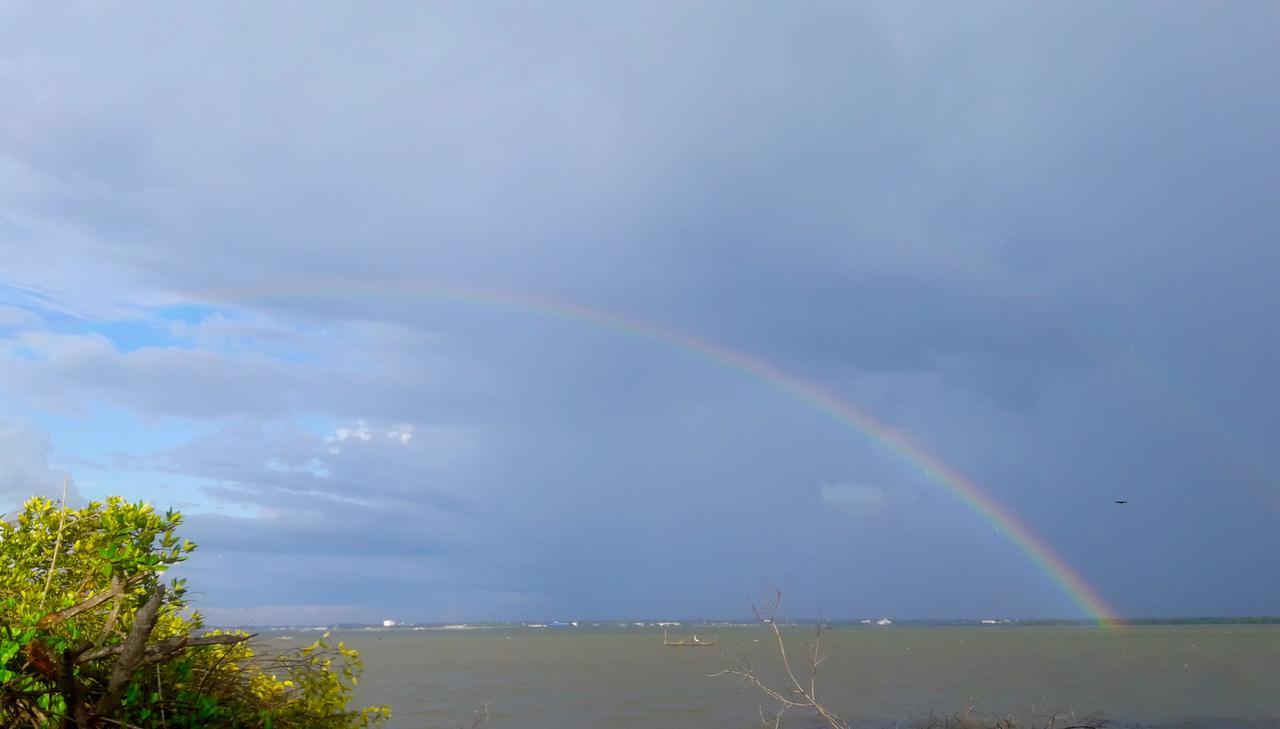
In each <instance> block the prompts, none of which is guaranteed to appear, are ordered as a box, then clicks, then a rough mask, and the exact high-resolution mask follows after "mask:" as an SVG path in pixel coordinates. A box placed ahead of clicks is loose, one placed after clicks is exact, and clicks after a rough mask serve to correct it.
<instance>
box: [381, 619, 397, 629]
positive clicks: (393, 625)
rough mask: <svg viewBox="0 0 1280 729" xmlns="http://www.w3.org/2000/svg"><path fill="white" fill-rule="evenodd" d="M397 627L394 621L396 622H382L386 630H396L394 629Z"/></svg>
mask: <svg viewBox="0 0 1280 729" xmlns="http://www.w3.org/2000/svg"><path fill="white" fill-rule="evenodd" d="M395 625H396V621H394V620H383V621H382V627H384V628H394V627H395Z"/></svg>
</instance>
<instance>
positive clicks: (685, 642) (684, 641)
mask: <svg viewBox="0 0 1280 729" xmlns="http://www.w3.org/2000/svg"><path fill="white" fill-rule="evenodd" d="M662 644H663V645H665V646H667V647H668V648H674V647H677V646H697V647H706V646H713V645H715V644H716V642H715V641H714V640H702V639H701V638H699V637H698V636H696V635H695V636H693V637H692V638H680V639H678V640H671V639H670V638H668V637H667V631H666V630H665V629H664V630H663V631H662Z"/></svg>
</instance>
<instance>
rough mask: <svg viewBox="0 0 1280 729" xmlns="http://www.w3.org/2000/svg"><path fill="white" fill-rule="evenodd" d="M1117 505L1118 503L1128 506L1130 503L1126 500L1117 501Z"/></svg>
mask: <svg viewBox="0 0 1280 729" xmlns="http://www.w3.org/2000/svg"><path fill="white" fill-rule="evenodd" d="M1116 503H1117V504H1127V503H1129V502H1128V501H1126V500H1124V499H1116Z"/></svg>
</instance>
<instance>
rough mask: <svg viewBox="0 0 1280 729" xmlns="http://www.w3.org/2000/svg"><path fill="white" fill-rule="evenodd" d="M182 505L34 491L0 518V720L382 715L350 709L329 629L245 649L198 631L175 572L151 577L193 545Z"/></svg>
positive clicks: (228, 635) (126, 722)
mask: <svg viewBox="0 0 1280 729" xmlns="http://www.w3.org/2000/svg"><path fill="white" fill-rule="evenodd" d="M181 524H182V515H181V514H179V513H177V512H174V511H169V512H165V513H163V514H162V513H159V512H157V511H155V510H154V509H153V508H152V507H150V506H148V505H147V504H144V503H136V504H135V503H129V502H127V501H125V500H123V499H119V498H110V499H108V500H107V501H106V502H105V503H96V502H95V503H90V504H88V505H87V506H85V507H84V508H82V509H75V510H73V509H67V508H63V507H61V506H60V505H59V504H58V503H57V502H54V501H51V500H49V499H45V498H39V497H37V498H33V499H31V500H29V501H27V502H26V504H25V505H24V507H23V509H22V511H21V512H20V513H18V514H17V515H16V516H14V517H12V518H9V519H5V520H3V521H0V726H4V727H30V728H39V729H52V728H54V727H63V728H64V729H70V728H75V729H91V728H92V729H98V728H100V727H144V728H147V729H150V728H151V727H165V728H166V729H169V728H172V729H181V728H194V727H261V728H263V729H291V728H293V727H298V728H302V727H307V728H308V729H310V728H312V727H319V728H333V729H349V728H350V729H354V728H356V727H368V726H370V725H372V724H376V723H377V722H378V721H380V720H381V719H383V718H386V717H387V716H389V711H388V710H387V709H386V708H385V707H373V708H365V709H359V710H349V709H348V708H347V705H348V703H349V702H350V701H351V699H352V693H353V690H354V686H355V684H356V682H357V680H358V676H359V672H360V669H361V664H360V659H359V656H358V655H357V654H356V652H355V651H354V650H350V649H347V648H346V647H345V646H344V645H343V644H342V643H338V644H337V645H330V643H329V641H328V637H329V636H328V634H325V636H324V638H322V639H321V640H319V641H317V642H316V643H314V644H312V645H310V646H307V647H306V648H302V649H298V650H294V651H289V652H285V653H282V654H277V655H270V656H264V655H260V654H259V653H258V652H255V649H254V647H253V645H252V643H251V641H250V638H251V637H252V636H250V635H249V634H247V633H243V632H219V631H205V630H204V629H203V623H202V621H201V617H200V615H199V613H195V612H190V611H189V610H187V604H186V601H185V599H184V596H185V594H186V585H185V584H184V581H183V580H169V581H168V582H166V581H165V580H164V579H163V578H164V577H165V574H164V573H165V572H166V571H167V570H168V569H169V568H170V567H171V566H173V565H175V564H177V563H179V562H182V561H184V560H186V559H187V557H188V556H190V555H191V553H192V552H193V551H194V550H195V548H196V545H194V544H192V543H191V542H189V541H187V540H185V539H182V538H180V537H179V536H178V534H177V530H178V527H179V526H181Z"/></svg>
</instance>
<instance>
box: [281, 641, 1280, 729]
mask: <svg viewBox="0 0 1280 729" xmlns="http://www.w3.org/2000/svg"><path fill="white" fill-rule="evenodd" d="M689 632H690V630H689V629H687V628H685V629H682V632H681V635H682V636H683V635H685V634H687V633H689ZM696 632H697V633H698V635H699V637H700V638H703V639H714V640H716V641H717V645H716V646H714V647H696V648H688V647H685V648H673V647H664V646H663V645H662V634H661V632H660V631H658V630H654V629H640V628H630V629H613V630H608V629H590V628H574V629H562V630H546V629H542V630H539V629H524V628H517V629H510V628H496V629H492V628H491V629H477V630H468V631H439V630H423V631H408V630H389V631H349V632H345V633H340V634H338V635H336V637H337V638H339V639H341V640H345V641H346V642H347V643H348V645H350V646H352V647H355V648H357V649H359V650H360V652H361V655H362V657H363V659H364V661H365V666H366V671H365V676H364V679H363V680H362V681H361V684H360V686H359V689H358V698H359V700H360V701H361V702H362V703H365V704H370V703H379V704H381V703H385V704H389V705H390V706H391V708H392V710H393V712H394V719H393V721H392V722H391V724H390V726H391V727H393V728H396V729H420V728H427V727H432V728H435V727H440V728H445V727H448V728H450V729H452V728H453V727H459V726H462V727H470V726H472V722H473V719H474V717H475V715H476V712H477V711H485V710H487V717H488V718H487V725H486V726H488V727H492V728H493V729H543V728H545V729H552V728H555V729H589V728H591V729H658V728H659V727H661V728H663V729H685V728H688V729H694V728H698V729H702V728H717V727H722V728H724V729H747V728H748V727H754V726H758V725H759V723H760V713H759V711H760V710H759V707H760V706H761V705H764V706H765V707H767V706H768V705H769V704H768V703H767V702H766V701H764V700H763V697H762V696H761V695H760V694H759V693H758V692H756V691H754V690H752V689H749V688H746V687H743V686H741V685H740V684H739V683H738V682H736V681H735V680H733V679H732V678H712V677H709V675H708V674H712V673H715V672H716V671H719V670H721V669H724V668H727V667H732V666H734V665H735V664H737V663H738V662H739V661H741V660H743V659H746V660H749V661H750V662H751V663H752V664H753V665H755V666H758V667H760V670H761V675H762V676H765V677H767V678H768V679H769V680H771V681H773V682H774V683H775V684H777V685H781V679H780V676H779V667H780V662H779V660H778V657H777V652H776V646H775V645H774V644H773V643H772V642H771V641H772V637H771V634H770V633H768V632H767V630H766V628H764V627H762V626H752V627H734V628H729V627H725V628H706V629H704V628H698V629H697V631H696ZM784 633H785V635H786V637H787V645H788V649H789V650H790V651H791V652H792V654H793V656H794V658H793V660H794V663H793V665H794V666H795V667H796V668H797V669H800V668H804V669H805V670H807V664H806V663H805V658H804V656H803V647H802V645H803V644H806V643H811V642H812V638H813V634H812V629H806V628H804V627H801V626H796V627H788V628H786V629H785V631H784ZM303 639H304V636H301V635H300V636H298V638H297V640H298V641H299V642H300V641H301V640H303ZM285 643H287V641H286V642H285ZM823 650H824V652H826V653H828V654H829V658H828V659H827V660H826V662H825V663H824V664H823V665H822V666H821V668H820V670H819V674H818V687H819V696H820V697H821V698H824V699H825V700H826V702H827V703H828V704H829V706H830V707H831V708H833V709H834V710H836V711H837V712H838V713H840V714H841V715H843V716H844V717H846V718H847V719H848V720H849V721H850V723H851V724H852V725H853V726H855V727H891V726H895V725H896V726H904V727H905V726H909V725H910V724H911V722H912V721H913V720H916V719H921V718H925V717H928V716H929V714H930V712H934V713H935V714H936V715H939V716H940V715H944V714H954V713H956V712H963V711H965V710H966V709H967V710H969V711H971V712H972V713H974V714H982V715H986V716H996V715H999V716H1008V715H1013V716H1015V717H1017V718H1019V719H1020V720H1021V721H1022V722H1023V726H1027V725H1028V723H1030V722H1034V723H1035V724H1036V725H1037V726H1038V725H1043V724H1046V723H1048V722H1049V721H1050V720H1052V719H1053V718H1054V717H1056V721H1057V726H1059V727H1062V726H1065V725H1069V724H1071V723H1073V722H1071V721H1066V720H1067V719H1070V718H1071V717H1072V716H1075V717H1084V716H1086V715H1089V714H1100V715H1102V716H1103V717H1105V718H1107V719H1109V720H1110V721H1111V722H1113V725H1116V726H1144V727H1153V726H1166V727H1179V728H1180V729H1181V728H1189V727H1250V728H1254V727H1280V626H1268V625H1205V626H1141V627H1127V628H1122V629H1107V628H1096V627H1018V626H997V627H982V628H978V627H973V628H952V627H946V628H942V627H939V628H897V627H889V628H837V629H835V630H833V631H828V632H827V633H825V634H824V636H823ZM792 717H793V715H791V714H789V715H788V717H787V720H786V721H784V726H789V727H813V726H818V725H817V724H815V723H814V722H813V721H810V720H807V719H806V718H805V717H804V716H802V715H799V714H796V715H794V719H793V718H792Z"/></svg>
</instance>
